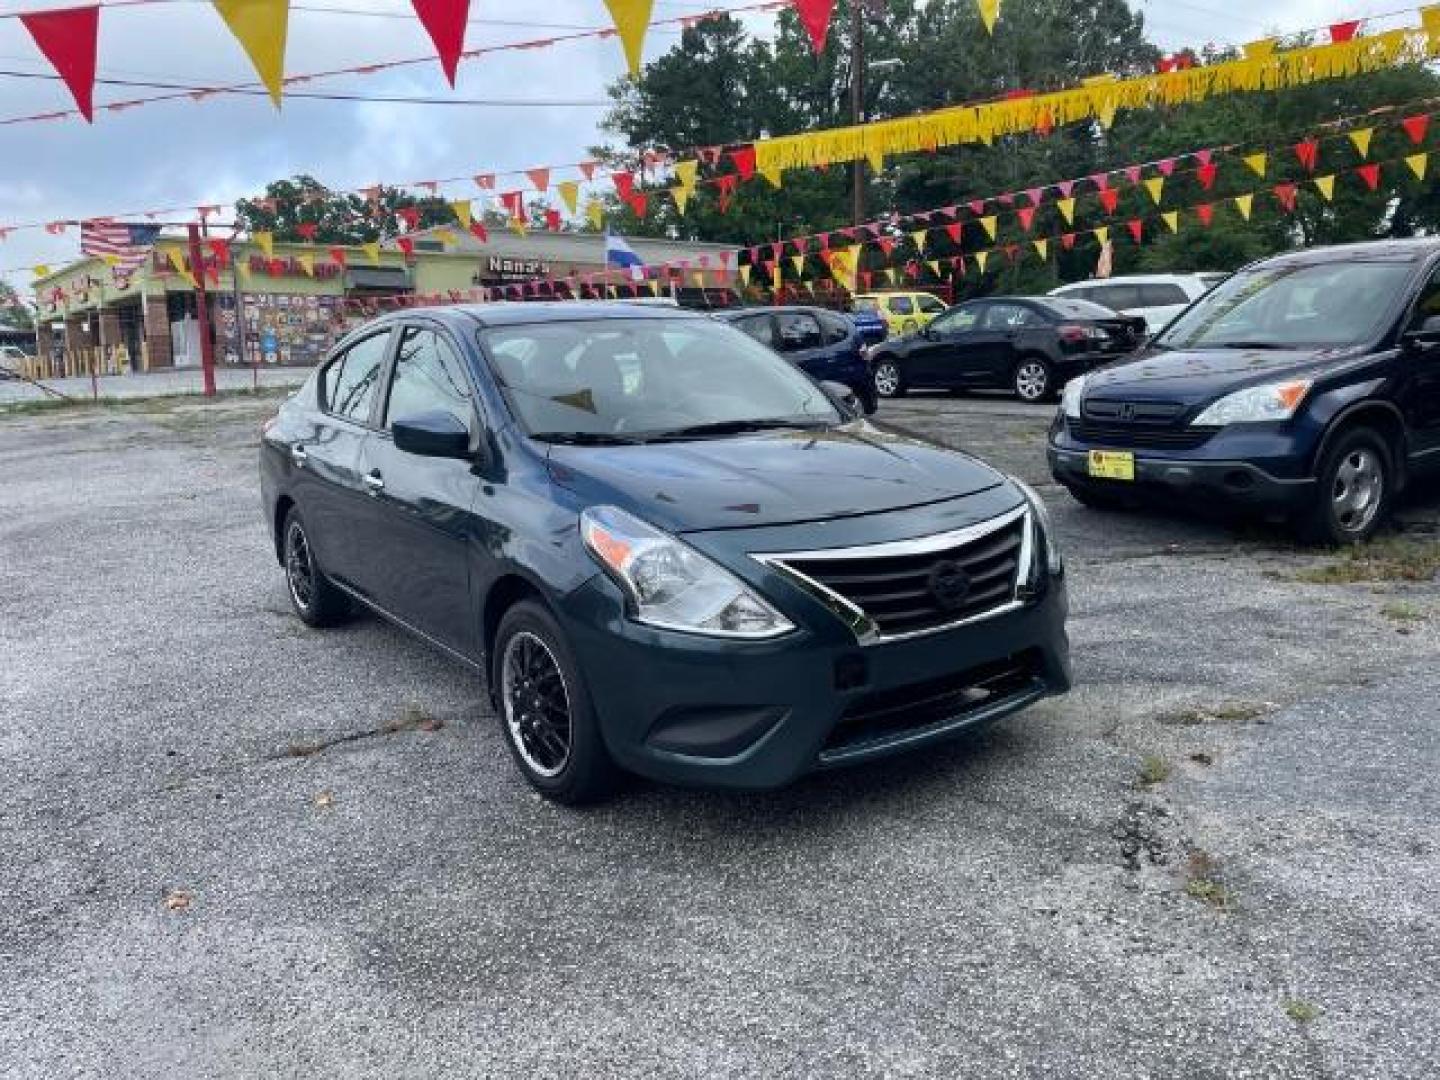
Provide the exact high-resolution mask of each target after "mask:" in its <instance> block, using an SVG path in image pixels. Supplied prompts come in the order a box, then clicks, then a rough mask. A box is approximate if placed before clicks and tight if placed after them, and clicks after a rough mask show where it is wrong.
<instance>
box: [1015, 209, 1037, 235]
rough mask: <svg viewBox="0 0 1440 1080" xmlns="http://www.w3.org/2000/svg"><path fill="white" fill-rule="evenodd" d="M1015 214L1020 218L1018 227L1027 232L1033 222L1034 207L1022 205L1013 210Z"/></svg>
mask: <svg viewBox="0 0 1440 1080" xmlns="http://www.w3.org/2000/svg"><path fill="white" fill-rule="evenodd" d="M1015 216H1016V217H1018V218H1019V219H1020V227H1021V228H1022V229H1024V230H1025V231H1026V232H1029V231H1030V227H1031V226H1032V225H1034V224H1035V207H1033V206H1022V207H1020V209H1019V210H1016V211H1015Z"/></svg>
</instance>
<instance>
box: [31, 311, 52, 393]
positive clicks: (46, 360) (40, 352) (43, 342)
mask: <svg viewBox="0 0 1440 1080" xmlns="http://www.w3.org/2000/svg"><path fill="white" fill-rule="evenodd" d="M54 348H55V335H54V333H53V332H52V331H51V329H50V320H49V319H47V318H44V317H42V318H40V319H39V320H38V321H37V322H36V323H35V361H36V363H37V364H38V365H39V366H40V377H41V378H45V379H48V378H50V377H51V376H52V375H54V373H55V371H54V369H53V368H52V367H51V366H50V357H51V355H52V350H53V349H54Z"/></svg>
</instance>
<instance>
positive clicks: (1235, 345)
mask: <svg viewBox="0 0 1440 1080" xmlns="http://www.w3.org/2000/svg"><path fill="white" fill-rule="evenodd" d="M1212 345H1213V347H1214V348H1217V349H1282V350H1287V349H1293V348H1294V347H1295V346H1293V345H1282V344H1281V343H1280V342H1278V341H1216V342H1213V343H1212Z"/></svg>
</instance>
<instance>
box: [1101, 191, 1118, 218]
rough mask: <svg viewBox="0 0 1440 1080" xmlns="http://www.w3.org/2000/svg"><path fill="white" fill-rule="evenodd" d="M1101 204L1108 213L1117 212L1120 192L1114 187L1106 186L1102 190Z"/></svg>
mask: <svg viewBox="0 0 1440 1080" xmlns="http://www.w3.org/2000/svg"><path fill="white" fill-rule="evenodd" d="M1100 205H1101V206H1103V207H1105V212H1106V213H1107V214H1113V213H1115V208H1116V207H1117V206H1119V205H1120V192H1118V191H1116V190H1115V189H1114V188H1106V189H1105V190H1104V191H1102V192H1100Z"/></svg>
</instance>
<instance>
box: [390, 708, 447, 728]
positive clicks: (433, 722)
mask: <svg viewBox="0 0 1440 1080" xmlns="http://www.w3.org/2000/svg"><path fill="white" fill-rule="evenodd" d="M444 726H445V721H444V720H441V719H440V718H439V717H438V716H431V715H430V714H429V713H427V712H426V711H425V710H424V709H422V708H420V706H418V705H406V706H405V708H403V709H401V710H400V715H399V716H398V717H396V718H395V719H394V720H391V721H390V722H389V723H387V724H386V725H385V726H384V727H383V728H381V731H382V732H384V734H386V735H396V734H398V733H400V732H402V731H439V730H440V729H441V728H442V727H444Z"/></svg>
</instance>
